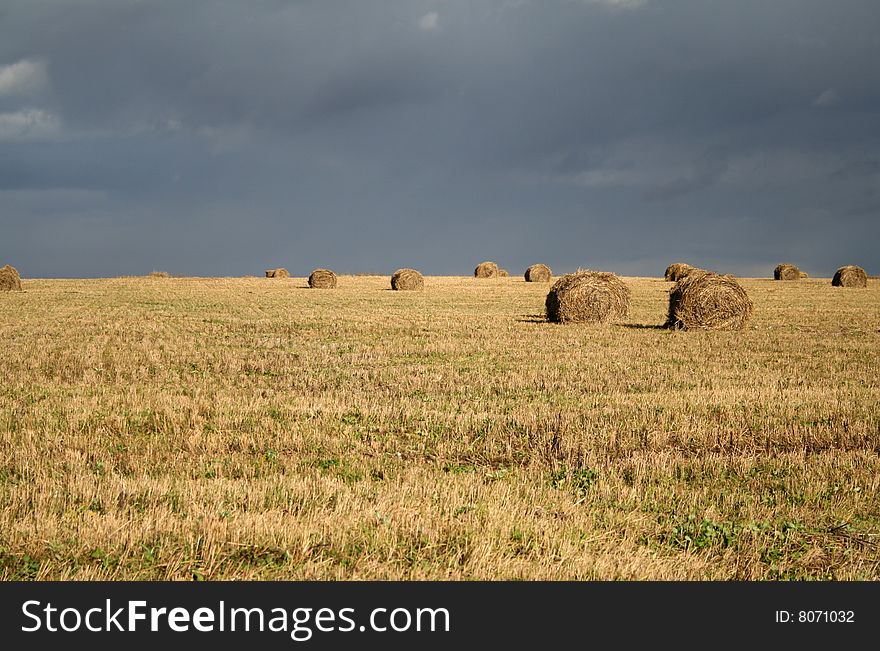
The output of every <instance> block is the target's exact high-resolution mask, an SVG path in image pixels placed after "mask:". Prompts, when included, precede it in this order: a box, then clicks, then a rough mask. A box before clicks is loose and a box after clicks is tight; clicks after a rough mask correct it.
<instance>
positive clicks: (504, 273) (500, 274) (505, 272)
mask: <svg viewBox="0 0 880 651" xmlns="http://www.w3.org/2000/svg"><path fill="white" fill-rule="evenodd" d="M498 277H499V278H510V272H509V271H508V270H507V269H498Z"/></svg>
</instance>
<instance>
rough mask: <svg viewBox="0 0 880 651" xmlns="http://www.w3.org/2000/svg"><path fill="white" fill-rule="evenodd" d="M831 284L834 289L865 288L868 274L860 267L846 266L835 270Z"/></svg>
mask: <svg viewBox="0 0 880 651" xmlns="http://www.w3.org/2000/svg"><path fill="white" fill-rule="evenodd" d="M831 284H832V285H834V286H835V287H867V286H868V274H866V273H865V270H864V269H862V268H861V267H857V266H856V265H854V264H848V265H846V266H845V267H841V268H840V269H838V270H837V272H836V273H835V274H834V278H832V279H831Z"/></svg>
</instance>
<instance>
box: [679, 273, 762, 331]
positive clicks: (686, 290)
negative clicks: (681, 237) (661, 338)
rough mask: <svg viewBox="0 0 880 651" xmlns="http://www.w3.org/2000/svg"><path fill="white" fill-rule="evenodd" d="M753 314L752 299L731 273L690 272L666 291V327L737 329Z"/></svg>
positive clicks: (680, 328) (682, 328) (743, 325)
mask: <svg viewBox="0 0 880 651" xmlns="http://www.w3.org/2000/svg"><path fill="white" fill-rule="evenodd" d="M751 316H752V301H751V300H749V297H748V294H746V290H744V289H743V288H742V286H741V285H740V284H739V283H738V282H737V281H736V278H734V277H733V276H720V275H718V274H716V273H712V272H709V271H697V272H691V273H689V274H688V275H687V276H685V277H684V278H682V279H681V280H679V281H678V282H677V283H676V284H675V287H673V288H672V289H671V290H669V316H668V318H667V321H666V327H667V328H673V329H676V330H740V329H742V328H743V327H745V325H746V323H748V321H749V318H750V317H751Z"/></svg>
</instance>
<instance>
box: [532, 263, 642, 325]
mask: <svg viewBox="0 0 880 651" xmlns="http://www.w3.org/2000/svg"><path fill="white" fill-rule="evenodd" d="M629 295H630V292H629V287H627V286H626V285H625V284H624V283H623V281H622V280H620V278H618V277H617V276H616V275H614V274H613V273H609V272H606V271H590V270H589V269H587V270H579V271H577V272H576V273H573V274H568V275H566V276H563V277H562V278H560V279H559V280H557V281H556V282H555V283H554V284H553V286H552V287H551V288H550V293H549V294H547V300H546V303H545V306H546V309H547V319H548V320H549V321H553V322H555V323H605V322H608V321H617V320H620V319H623V318H625V317H626V315H627V313H628V312H629Z"/></svg>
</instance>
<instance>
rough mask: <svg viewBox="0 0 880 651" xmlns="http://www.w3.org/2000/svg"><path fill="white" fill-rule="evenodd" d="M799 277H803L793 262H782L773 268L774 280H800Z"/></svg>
mask: <svg viewBox="0 0 880 651" xmlns="http://www.w3.org/2000/svg"><path fill="white" fill-rule="evenodd" d="M804 275H806V274H804ZM801 278H803V276H802V275H801V270H800V269H798V268H797V267H796V266H794V265H793V264H788V263H785V262H783V263H782V264H780V265H777V266H776V269H774V270H773V279H774V280H800V279H801Z"/></svg>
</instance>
